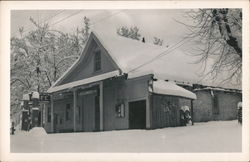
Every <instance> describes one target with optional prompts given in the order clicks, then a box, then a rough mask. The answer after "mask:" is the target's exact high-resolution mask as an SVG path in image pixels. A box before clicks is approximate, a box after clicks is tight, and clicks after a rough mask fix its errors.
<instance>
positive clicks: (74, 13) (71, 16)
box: [50, 11, 82, 26]
mask: <svg viewBox="0 0 250 162" xmlns="http://www.w3.org/2000/svg"><path fill="white" fill-rule="evenodd" d="M80 12H82V11H77V12H75V13H73V14H71V15H69V16H67V17H65V18H63V19H61V20H59V21H57V22H55V23H53V24H51V25H50V26H53V25H56V24H58V23H60V22H62V21H64V20H66V19H68V18H70V17H72V16H74V15H77V14H79V13H80Z"/></svg>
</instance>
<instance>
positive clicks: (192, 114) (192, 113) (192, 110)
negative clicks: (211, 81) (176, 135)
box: [191, 100, 194, 125]
mask: <svg viewBox="0 0 250 162" xmlns="http://www.w3.org/2000/svg"><path fill="white" fill-rule="evenodd" d="M193 101H194V100H191V118H192V125H194V109H193Z"/></svg>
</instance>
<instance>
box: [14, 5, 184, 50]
mask: <svg viewBox="0 0 250 162" xmlns="http://www.w3.org/2000/svg"><path fill="white" fill-rule="evenodd" d="M186 11H187V10H184V9H182V10H181V9H179V10H176V9H165V10H159V9H158V10H155V9H147V10H145V9H144V10H142V9H141V10H25V11H23V10H13V11H12V12H11V36H18V34H19V32H18V28H19V27H24V30H25V31H27V32H28V31H30V30H32V29H33V28H34V25H33V24H32V23H31V22H30V20H29V18H30V17H32V18H33V19H34V20H35V21H37V22H38V23H40V24H42V23H44V22H46V23H49V25H50V28H51V29H57V30H61V31H64V32H68V33H74V32H75V31H76V28H77V27H79V28H81V27H83V18H84V16H86V17H88V18H89V19H90V24H91V26H90V28H91V29H98V30H103V31H105V32H115V31H116V30H117V28H119V27H121V26H128V27H131V26H137V27H138V28H139V29H140V33H141V34H142V36H143V37H145V40H146V41H149V42H152V41H153V37H158V38H161V39H163V40H164V42H163V44H164V45H166V46H167V45H169V46H171V44H175V43H176V42H178V41H180V40H181V39H182V38H183V36H184V35H185V34H186V33H187V29H186V27H185V26H183V25H182V24H180V23H178V22H177V21H176V20H178V21H182V22H185V21H186V19H185V17H184V15H185V12H186Z"/></svg>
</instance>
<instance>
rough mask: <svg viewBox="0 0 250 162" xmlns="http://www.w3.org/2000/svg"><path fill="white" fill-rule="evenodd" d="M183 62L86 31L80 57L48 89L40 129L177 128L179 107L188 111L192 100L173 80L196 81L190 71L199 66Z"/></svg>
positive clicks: (154, 49)
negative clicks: (48, 103) (46, 104)
mask: <svg viewBox="0 0 250 162" xmlns="http://www.w3.org/2000/svg"><path fill="white" fill-rule="evenodd" d="M163 55H164V59H163V58H161V57H162V56H163ZM165 55H166V56H165ZM189 61H190V57H189V56H185V55H183V54H182V53H181V52H178V51H177V50H175V52H171V53H170V51H169V49H168V48H165V47H161V46H157V45H153V44H148V43H143V42H140V41H137V40H131V39H128V38H124V37H121V36H118V35H117V34H116V33H113V34H112V33H105V32H97V31H95V32H92V33H91V34H90V37H89V40H88V42H87V44H86V46H85V48H84V51H83V52H82V55H81V56H80V57H79V58H78V60H76V62H75V63H74V64H73V65H72V66H71V67H70V68H69V69H68V70H67V71H66V72H65V73H64V74H63V75H62V76H61V77H60V78H59V79H58V80H57V81H56V82H55V83H54V84H53V85H52V86H51V88H49V90H48V93H50V94H51V104H50V106H48V108H47V109H45V113H46V114H47V115H46V116H47V118H46V122H45V125H44V126H45V129H46V130H47V132H73V131H74V132H76V131H105V130H117V129H135V128H136V129H155V128H162V127H169V126H179V125H180V114H179V110H180V108H181V106H184V105H190V107H191V112H193V111H192V110H193V107H194V102H193V101H194V100H195V99H197V96H196V94H195V93H194V92H192V90H187V89H186V88H183V87H182V86H179V84H177V81H178V82H185V83H187V84H191V83H197V80H200V78H199V76H198V75H196V74H195V72H194V71H196V70H197V69H199V67H197V66H195V65H194V64H190V63H187V62H189ZM191 85H192V84H191ZM197 92H198V91H197ZM191 114H193V113H191Z"/></svg>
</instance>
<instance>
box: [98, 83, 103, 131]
mask: <svg viewBox="0 0 250 162" xmlns="http://www.w3.org/2000/svg"><path fill="white" fill-rule="evenodd" d="M99 88H100V94H99V104H100V105H99V107H100V131H103V82H102V81H101V82H100V84H99Z"/></svg>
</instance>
